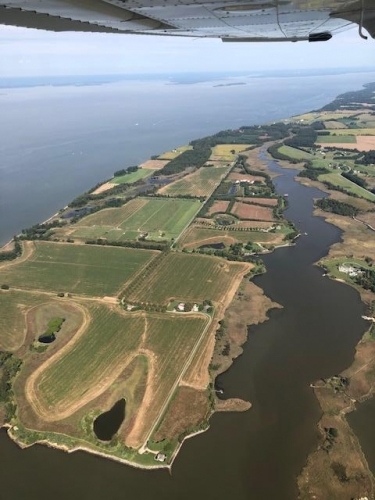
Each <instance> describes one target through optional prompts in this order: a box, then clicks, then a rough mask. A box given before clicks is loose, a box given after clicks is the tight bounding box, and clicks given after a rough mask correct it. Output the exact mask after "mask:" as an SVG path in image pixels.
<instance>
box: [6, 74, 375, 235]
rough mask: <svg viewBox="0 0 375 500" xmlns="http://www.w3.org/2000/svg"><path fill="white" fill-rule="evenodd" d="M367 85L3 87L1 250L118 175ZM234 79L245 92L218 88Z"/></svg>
mask: <svg viewBox="0 0 375 500" xmlns="http://www.w3.org/2000/svg"><path fill="white" fill-rule="evenodd" d="M374 80H375V72H374V73H356V74H341V75H336V76H332V75H331V76H329V75H325V76H323V77H317V76H315V77H309V76H301V77H289V78H288V77H284V78H272V77H267V78H249V77H236V78H232V79H230V78H229V79H228V80H222V81H219V80H217V81H215V82H198V83H195V84H190V85H189V84H183V83H182V84H179V85H172V84H171V83H170V82H164V81H161V80H155V81H149V80H147V81H123V82H114V83H104V84H102V85H87V86H85V85H83V86H60V87H58V86H43V87H34V88H11V89H7V88H0V244H2V243H5V242H6V241H8V240H9V239H10V238H11V237H12V236H13V235H14V234H15V233H17V232H19V231H20V230H21V229H22V228H25V227H29V226H31V225H32V224H36V223H38V222H41V221H43V220H45V219H47V218H48V217H50V216H51V215H52V214H54V213H55V212H56V211H57V210H58V209H60V208H62V207H64V206H65V205H67V203H69V202H70V201H71V200H72V199H73V198H74V197H75V196H77V195H78V194H80V193H82V192H83V191H85V190H87V189H89V188H90V187H92V186H93V185H95V184H96V183H97V182H99V181H100V180H103V179H106V178H108V177H110V176H111V175H112V173H113V172H114V171H115V170H118V169H119V168H123V167H126V166H129V165H134V164H138V163H140V162H142V161H144V160H146V159H147V158H149V157H150V156H151V155H153V154H157V153H162V152H163V151H165V150H167V149H170V148H173V147H175V146H177V145H180V144H185V143H187V142H189V141H190V140H192V139H195V138H198V137H202V136H205V135H209V134H212V133H214V132H218V131H219V130H222V129H227V128H236V127H240V126H241V125H251V124H258V123H259V124H260V123H264V122H270V121H275V120H280V119H283V118H287V117H289V116H291V115H293V114H298V113H301V112H303V111H309V110H311V109H316V108H319V107H321V106H322V105H323V104H325V103H327V102H329V101H330V100H332V99H333V98H334V97H335V96H336V95H337V94H339V93H341V92H344V91H347V90H354V89H359V88H360V87H361V85H362V84H363V83H365V82H370V81H374ZM180 81H183V80H180ZM233 81H237V82H243V83H245V85H238V86H229V87H225V86H220V87H217V86H215V85H218V84H223V83H233ZM86 83H88V82H86Z"/></svg>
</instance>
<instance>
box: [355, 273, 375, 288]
mask: <svg viewBox="0 0 375 500" xmlns="http://www.w3.org/2000/svg"><path fill="white" fill-rule="evenodd" d="M354 281H355V282H356V283H357V285H360V286H361V287H362V288H364V289H365V290H370V291H371V292H375V271H374V270H373V269H362V273H360V274H358V275H357V276H356V277H355V278H354Z"/></svg>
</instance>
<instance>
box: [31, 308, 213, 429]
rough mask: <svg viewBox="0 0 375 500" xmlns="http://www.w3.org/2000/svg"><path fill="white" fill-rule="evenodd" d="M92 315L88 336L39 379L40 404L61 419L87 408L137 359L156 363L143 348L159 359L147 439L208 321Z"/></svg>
mask: <svg viewBox="0 0 375 500" xmlns="http://www.w3.org/2000/svg"><path fill="white" fill-rule="evenodd" d="M89 312H90V315H91V316H92V321H91V322H90V324H89V326H88V328H87V330H86V331H85V333H83V335H82V336H81V337H80V338H79V339H78V340H77V342H76V343H75V344H73V345H72V346H71V347H70V348H69V349H68V350H67V351H66V352H64V354H63V355H62V356H61V355H59V353H57V355H55V357H54V358H52V359H55V361H54V362H52V363H51V364H50V365H49V366H48V367H47V368H46V369H45V370H42V372H41V373H40V374H39V376H38V377H37V379H36V381H35V387H36V388H37V392H36V394H37V402H36V403H37V405H38V406H39V405H40V406H41V407H42V408H43V409H44V411H46V412H48V413H50V411H51V410H50V408H53V410H52V412H53V413H54V414H56V415H59V414H60V413H62V412H67V413H69V412H70V411H72V410H73V409H76V405H78V407H79V406H82V405H83V404H85V402H88V401H90V400H92V399H94V398H95V397H96V396H97V395H98V391H100V390H101V391H103V390H105V389H106V388H107V387H109V386H111V385H112V384H113V383H114V382H115V381H116V379H117V378H118V377H119V376H120V374H121V373H122V372H123V370H124V368H125V367H126V366H127V365H129V363H131V362H132V360H134V359H137V356H140V355H142V357H144V359H145V360H147V363H148V362H149V361H150V359H149V358H148V355H147V354H145V353H143V354H141V353H139V352H138V349H139V348H140V346H141V343H142V348H143V349H146V350H147V352H151V353H152V354H153V356H154V363H153V370H152V379H150V380H148V384H150V386H151V387H152V388H153V398H152V406H151V407H150V408H149V411H147V418H144V419H143V420H142V423H141V425H142V426H143V432H142V433H141V437H145V435H144V434H147V432H148V431H149V429H150V426H152V424H153V423H154V420H155V419H156V418H157V416H158V414H159V412H160V411H161V408H162V405H163V404H164V402H165V400H166V398H167V396H168V395H169V393H170V391H171V389H172V387H173V385H174V383H175V382H176V379H177V378H178V376H179V375H180V373H181V371H182V369H183V367H184V363H186V361H187V359H188V357H189V354H190V353H191V352H192V349H193V347H194V345H195V344H196V342H197V340H198V339H199V338H200V336H201V334H202V332H203V329H204V327H205V325H206V324H207V318H205V317H204V316H203V315H202V316H193V315H191V316H185V317H182V316H180V317H179V316H176V315H170V314H163V315H160V314H156V313H155V314H153V313H150V314H147V316H146V315H145V314H143V313H141V314H137V313H128V314H126V313H124V314H118V313H116V312H113V311H111V310H110V309H108V308H107V307H105V306H103V305H93V306H90V308H89ZM144 332H146V333H145V334H144ZM144 335H145V336H144ZM103 381H107V386H106V385H104V386H103V387H102V388H100V384H103ZM122 383H124V382H122ZM125 385H126V381H125ZM132 391H133V392H134V388H132ZM99 393H100V392H99ZM135 414H136V413H135Z"/></svg>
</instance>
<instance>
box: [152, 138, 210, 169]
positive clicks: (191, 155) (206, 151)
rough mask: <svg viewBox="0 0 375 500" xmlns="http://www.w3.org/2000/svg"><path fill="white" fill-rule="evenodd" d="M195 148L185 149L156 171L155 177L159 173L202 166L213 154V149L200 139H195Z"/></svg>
mask: <svg viewBox="0 0 375 500" xmlns="http://www.w3.org/2000/svg"><path fill="white" fill-rule="evenodd" d="M191 144H192V145H193V149H188V150H187V151H184V152H183V153H181V154H180V155H178V156H177V157H176V158H174V159H173V160H171V161H170V162H168V163H167V164H166V165H165V166H164V167H163V168H162V169H160V170H158V171H157V172H155V173H154V175H155V177H157V176H159V175H172V174H178V173H179V172H183V171H184V170H185V169H186V168H188V167H197V168H199V167H202V166H203V164H204V163H206V161H207V160H208V159H209V157H210V156H211V149H210V147H209V146H207V145H206V144H204V143H201V142H200V141H195V144H193V143H191Z"/></svg>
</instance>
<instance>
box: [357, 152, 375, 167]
mask: <svg viewBox="0 0 375 500" xmlns="http://www.w3.org/2000/svg"><path fill="white" fill-rule="evenodd" d="M356 163H360V164H361V165H372V164H374V163H375V151H374V150H373V149H371V150H370V151H366V152H365V153H364V154H363V156H362V157H361V159H356Z"/></svg>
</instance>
